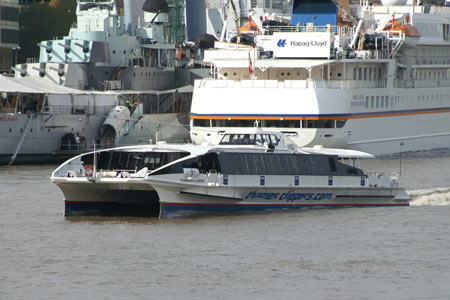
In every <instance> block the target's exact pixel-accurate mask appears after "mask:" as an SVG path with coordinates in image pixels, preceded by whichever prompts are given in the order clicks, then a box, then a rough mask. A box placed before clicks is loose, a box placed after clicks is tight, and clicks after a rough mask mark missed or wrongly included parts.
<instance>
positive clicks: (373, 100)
mask: <svg viewBox="0 0 450 300" xmlns="http://www.w3.org/2000/svg"><path fill="white" fill-rule="evenodd" d="M374 106H375V96H370V108H374Z"/></svg>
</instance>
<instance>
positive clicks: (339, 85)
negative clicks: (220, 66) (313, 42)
mask: <svg viewBox="0 0 450 300" xmlns="http://www.w3.org/2000/svg"><path fill="white" fill-rule="evenodd" d="M386 86H387V81H386V80H320V79H317V80H314V79H313V80H240V81H234V80H211V79H203V80H201V82H199V83H198V84H196V87H205V88H206V87H214V88H283V89H289V88H293V89H302V88H303V89H306V88H329V89H357V88H366V89H371V88H372V89H375V88H385V87H386Z"/></svg>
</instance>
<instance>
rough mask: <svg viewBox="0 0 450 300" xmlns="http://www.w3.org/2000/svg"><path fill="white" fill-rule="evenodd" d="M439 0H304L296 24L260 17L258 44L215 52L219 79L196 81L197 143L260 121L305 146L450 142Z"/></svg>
mask: <svg viewBox="0 0 450 300" xmlns="http://www.w3.org/2000/svg"><path fill="white" fill-rule="evenodd" d="M420 2H422V1H420ZM438 2H439V3H443V2H444V1H427V2H425V3H424V4H421V3H419V1H417V2H416V0H414V1H411V0H409V1H407V0H382V1H381V3H378V1H367V0H357V1H355V0H353V1H352V0H350V1H349V0H320V1H310V0H294V1H292V16H291V21H290V24H282V23H280V24H278V26H273V25H274V24H275V23H276V22H273V21H271V22H269V21H264V22H261V19H260V18H259V17H256V18H255V17H253V18H251V20H250V23H249V26H247V29H248V30H250V31H251V35H252V37H253V38H254V44H252V45H242V44H230V43H226V42H216V47H215V48H216V49H213V50H210V51H206V53H205V61H206V62H209V63H211V70H212V73H213V75H214V78H208V79H207V78H205V79H199V80H197V81H196V82H195V87H194V94H193V100H192V107H191V138H192V141H193V142H195V143H202V142H205V141H208V142H211V143H217V142H218V141H220V139H221V135H222V134H223V132H224V131H226V130H230V129H234V128H242V127H253V126H255V125H256V126H258V127H261V128H262V129H272V130H273V129H277V130H279V131H281V132H283V133H284V134H286V135H289V136H290V138H291V139H292V140H293V141H294V142H296V143H297V144H298V145H299V146H302V147H304V146H306V147H310V146H313V145H323V146H324V147H332V148H348V149H356V150H361V151H365V152H369V153H372V154H374V155H387V154H392V153H398V152H402V151H417V150H427V149H434V148H443V147H449V145H450V89H449V87H450V59H449V57H450V18H449V16H450V8H449V7H445V6H443V4H441V5H440V4H438ZM430 3H434V4H430ZM239 34H240V33H239V31H238V35H239ZM246 34H247V36H248V35H250V34H249V33H248V32H247V33H246ZM247 40H248V39H247Z"/></svg>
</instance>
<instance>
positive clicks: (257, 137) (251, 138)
mask: <svg viewBox="0 0 450 300" xmlns="http://www.w3.org/2000/svg"><path fill="white" fill-rule="evenodd" d="M279 142H280V139H279V138H278V137H277V136H276V135H275V134H247V133H237V134H225V135H224V136H223V138H222V140H221V141H220V143H219V145H257V146H262V145H264V143H267V144H269V145H274V146H277V145H278V144H279Z"/></svg>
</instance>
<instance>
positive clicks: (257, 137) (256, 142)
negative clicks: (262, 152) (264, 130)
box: [255, 134, 263, 146]
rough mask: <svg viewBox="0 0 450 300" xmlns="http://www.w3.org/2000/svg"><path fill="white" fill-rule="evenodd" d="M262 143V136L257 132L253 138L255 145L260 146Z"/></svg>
mask: <svg viewBox="0 0 450 300" xmlns="http://www.w3.org/2000/svg"><path fill="white" fill-rule="evenodd" d="M262 144H263V139H262V136H261V135H260V134H257V135H256V139H255V145H258V146H262Z"/></svg>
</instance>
